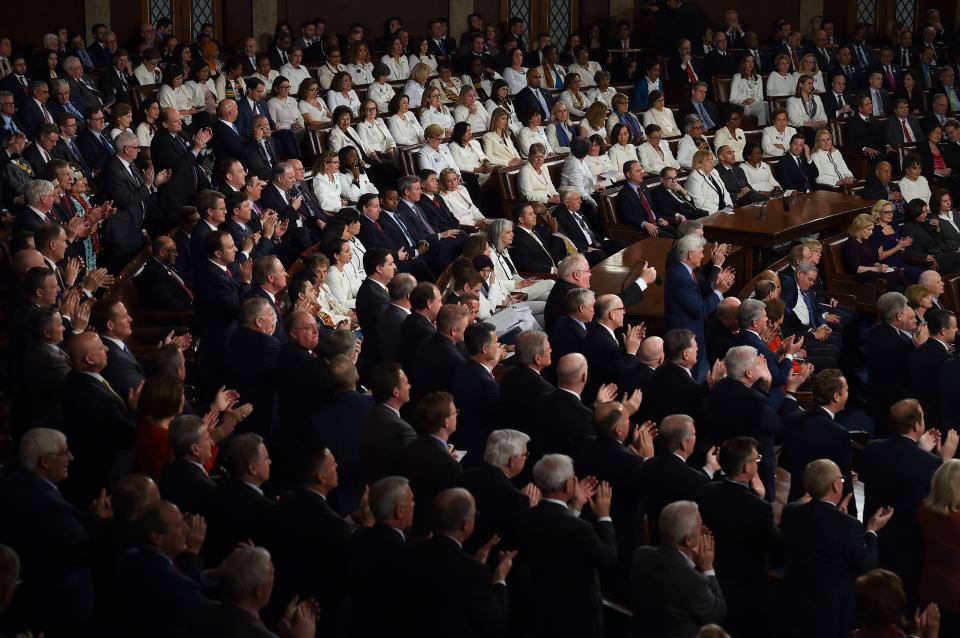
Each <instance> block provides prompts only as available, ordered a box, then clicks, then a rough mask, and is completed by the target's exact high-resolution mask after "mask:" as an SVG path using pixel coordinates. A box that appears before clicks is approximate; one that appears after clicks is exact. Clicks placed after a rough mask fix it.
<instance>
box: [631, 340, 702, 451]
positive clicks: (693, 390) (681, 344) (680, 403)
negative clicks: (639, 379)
mask: <svg viewBox="0 0 960 638" xmlns="http://www.w3.org/2000/svg"><path fill="white" fill-rule="evenodd" d="M663 358H664V363H663V364H662V365H660V366H659V367H658V368H657V369H656V371H655V372H654V373H653V377H652V379H651V380H650V391H649V392H648V393H647V394H646V397H647V398H646V400H645V401H644V403H645V404H646V405H645V406H644V408H643V412H644V416H645V417H646V418H649V419H652V420H653V421H654V422H656V423H660V422H661V421H662V420H663V419H664V418H665V417H667V416H669V415H671V414H688V415H690V418H692V419H693V422H694V423H695V424H696V425H697V427H698V428H700V431H701V432H704V431H705V430H704V429H703V428H705V426H706V418H707V387H706V386H704V385H702V384H700V383H697V381H696V380H695V379H694V378H693V376H692V372H691V371H692V370H693V369H694V367H696V365H697V340H696V337H695V336H694V334H693V332H691V331H690V330H685V329H682V328H679V329H675V330H670V331H669V332H667V333H666V334H665V335H663ZM707 381H708V383H709V384H710V385H712V383H713V381H714V375H713V374H711V375H708V376H707ZM704 438H705V437H704ZM706 443H707V441H706V440H704V441H703V444H704V445H706Z"/></svg>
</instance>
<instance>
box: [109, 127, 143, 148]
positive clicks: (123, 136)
mask: <svg viewBox="0 0 960 638" xmlns="http://www.w3.org/2000/svg"><path fill="white" fill-rule="evenodd" d="M113 145H114V146H116V147H117V152H118V153H122V152H123V150H124V149H125V148H127V147H129V146H136V147H139V146H140V138H138V137H137V136H136V135H135V134H134V133H128V132H127V131H124V132H123V133H120V135H117V139H115V140H113Z"/></svg>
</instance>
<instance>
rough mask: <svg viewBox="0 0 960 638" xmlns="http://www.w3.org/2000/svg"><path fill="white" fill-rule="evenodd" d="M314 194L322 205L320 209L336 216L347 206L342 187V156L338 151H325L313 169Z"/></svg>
mask: <svg viewBox="0 0 960 638" xmlns="http://www.w3.org/2000/svg"><path fill="white" fill-rule="evenodd" d="M313 170H314V172H315V173H316V175H315V176H314V178H313V194H314V195H315V196H316V198H317V201H318V202H319V203H320V209H321V210H323V211H324V212H326V213H328V214H330V215H334V214H336V213H337V211H339V210H340V209H341V208H343V207H344V206H346V205H347V199H346V197H344V196H343V189H342V187H341V185H340V156H339V155H337V153H336V151H324V153H323V155H321V156H320V157H319V158H318V159H317V163H316V164H315V165H314V167H313Z"/></svg>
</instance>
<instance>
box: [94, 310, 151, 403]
mask: <svg viewBox="0 0 960 638" xmlns="http://www.w3.org/2000/svg"><path fill="white" fill-rule="evenodd" d="M89 323H90V327H92V328H93V329H94V330H96V331H97V332H98V333H99V334H100V338H101V339H102V340H103V345H105V346H106V347H107V366H106V367H105V368H104V369H103V372H102V374H103V377H104V378H105V379H106V380H107V382H109V383H110V386H111V387H112V388H113V389H114V390H115V391H116V393H117V394H119V395H120V396H126V395H127V393H128V392H130V390H133V389H135V388H137V387H139V386H140V385H141V384H142V383H143V381H144V377H145V374H144V371H143V366H142V365H140V362H139V361H137V358H136V357H135V356H133V353H132V352H131V351H130V348H128V347H127V344H126V343H125V342H126V340H127V339H129V338H130V337H131V336H132V335H133V317H131V316H130V313H129V312H128V311H127V307H126V305H125V304H124V303H123V302H122V301H120V299H119V298H118V297H105V298H103V299H101V300H99V301H97V302H96V303H95V304H94V305H93V309H92V310H91V311H90V322H89Z"/></svg>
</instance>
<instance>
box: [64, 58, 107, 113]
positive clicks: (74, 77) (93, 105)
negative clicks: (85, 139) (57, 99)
mask: <svg viewBox="0 0 960 638" xmlns="http://www.w3.org/2000/svg"><path fill="white" fill-rule="evenodd" d="M63 67H64V71H66V74H67V77H66V80H65V81H66V83H67V85H68V86H69V87H70V93H72V94H73V95H75V96H76V97H77V99H79V100H80V103H81V104H83V108H84V109H85V110H86V111H88V112H89V111H93V110H94V109H100V108H103V107H104V105H105V100H104V96H103V94H102V93H101V92H100V89H98V88H97V87H96V86H95V85H94V82H93V80H91V79H90V78H89V77H88V76H86V75H85V74H84V72H83V63H82V62H81V61H80V59H79V58H73V56H71V57H68V58H67V59H66V60H64V63H63Z"/></svg>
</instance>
